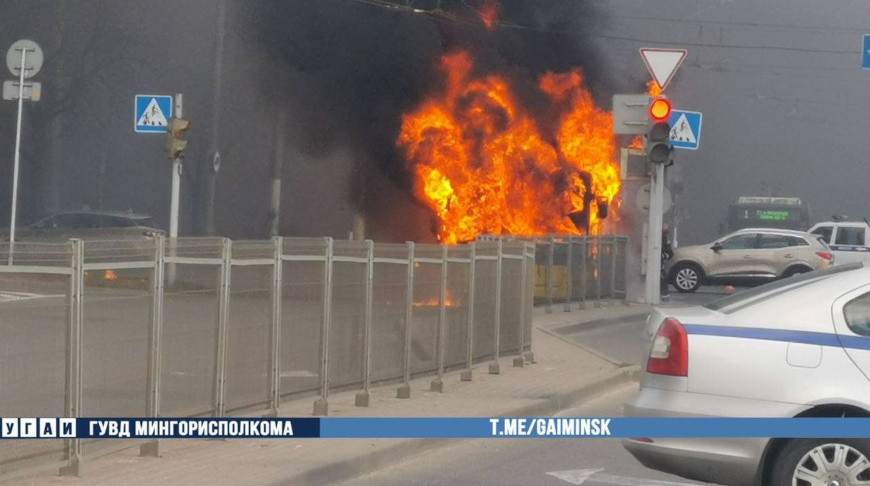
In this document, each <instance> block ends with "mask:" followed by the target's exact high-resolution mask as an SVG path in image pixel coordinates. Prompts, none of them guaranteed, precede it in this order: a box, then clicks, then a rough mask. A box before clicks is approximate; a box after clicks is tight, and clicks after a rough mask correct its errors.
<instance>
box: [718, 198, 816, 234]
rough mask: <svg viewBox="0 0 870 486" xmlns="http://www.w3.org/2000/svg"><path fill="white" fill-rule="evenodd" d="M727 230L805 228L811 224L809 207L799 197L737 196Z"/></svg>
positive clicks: (801, 229) (729, 209)
mask: <svg viewBox="0 0 870 486" xmlns="http://www.w3.org/2000/svg"><path fill="white" fill-rule="evenodd" d="M724 226H725V227H724V228H723V230H724V231H722V233H730V232H732V231H737V230H739V229H743V228H780V229H792V230H800V231H806V230H807V228H809V227H810V211H809V209H808V208H807V205H806V204H805V203H803V202H802V201H801V200H800V199H799V198H796V197H766V196H744V197H738V198H737V199H736V200H735V201H734V202H733V203H732V204H731V205H729V206H728V217H727V219H726V221H725V225H724Z"/></svg>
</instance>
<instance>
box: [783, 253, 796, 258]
mask: <svg viewBox="0 0 870 486" xmlns="http://www.w3.org/2000/svg"><path fill="white" fill-rule="evenodd" d="M783 256H784V257H785V258H794V255H792V254H791V253H786V254H785V255H783Z"/></svg>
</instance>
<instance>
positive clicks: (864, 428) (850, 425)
mask: <svg viewBox="0 0 870 486" xmlns="http://www.w3.org/2000/svg"><path fill="white" fill-rule="evenodd" d="M316 437H323V438H334V439H344V438H361V439H379V438H383V439H386V438H391V439H403V438H424V439H483V438H516V437H529V438H566V437H573V438H587V437H588V438H594V437H610V438H636V437H648V438H653V439H655V438H665V437H711V438H716V437H783V438H822V437H837V438H870V418H607V417H583V418H575V417H559V418H553V417H517V418H394V417H391V418H311V417H305V418H153V419H148V418H80V419H75V418H17V417H15V418H3V419H0V438H2V439H38V438H44V439H58V438H79V439H86V438H87V439H91V438H96V439H115V438H119V439H182V438H190V439H203V438H224V439H230V438H239V439H244V438H316Z"/></svg>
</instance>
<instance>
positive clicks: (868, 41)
mask: <svg viewBox="0 0 870 486" xmlns="http://www.w3.org/2000/svg"><path fill="white" fill-rule="evenodd" d="M861 68H862V69H870V35H868V34H864V49H863V50H862V51H861Z"/></svg>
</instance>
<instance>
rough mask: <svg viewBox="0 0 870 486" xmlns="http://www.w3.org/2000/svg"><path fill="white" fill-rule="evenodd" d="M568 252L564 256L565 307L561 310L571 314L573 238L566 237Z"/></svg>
mask: <svg viewBox="0 0 870 486" xmlns="http://www.w3.org/2000/svg"><path fill="white" fill-rule="evenodd" d="M566 239H567V240H568V250H567V253H566V254H565V305H564V306H563V308H564V309H563V310H564V311H565V312H571V297H573V296H574V295H573V294H574V271H573V270H574V269H573V267H574V245H573V242H574V238H572V237H570V236H569V237H567V238H566Z"/></svg>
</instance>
